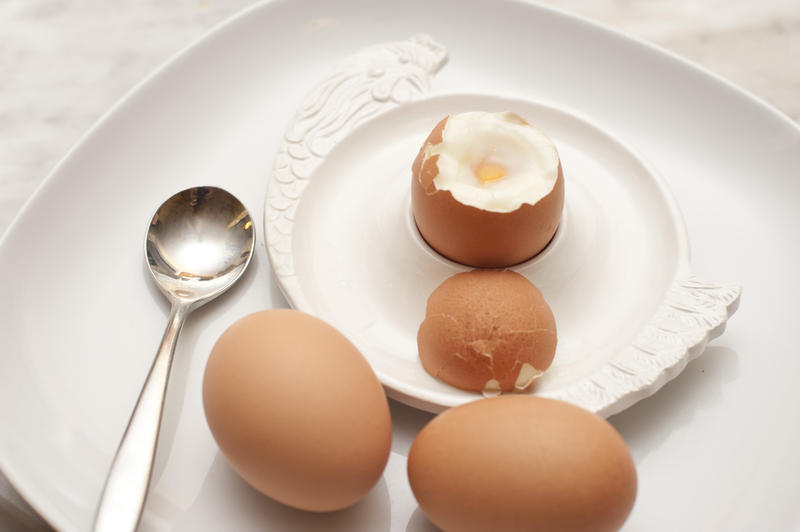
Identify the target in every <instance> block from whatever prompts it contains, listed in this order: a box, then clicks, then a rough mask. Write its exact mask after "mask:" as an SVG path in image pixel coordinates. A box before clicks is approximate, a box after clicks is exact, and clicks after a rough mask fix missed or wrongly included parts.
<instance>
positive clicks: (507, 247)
mask: <svg viewBox="0 0 800 532" xmlns="http://www.w3.org/2000/svg"><path fill="white" fill-rule="evenodd" d="M449 118H450V117H449V116H448V117H445V118H444V119H442V120H441V121H440V122H439V123H438V124H437V125H436V127H434V128H433V131H431V133H430V135H429V136H428V138H427V139H426V140H425V142H424V143H423V145H422V147H421V148H420V150H419V153H418V154H417V157H416V159H415V160H414V163H413V165H412V167H411V205H412V210H413V213H414V220H415V222H416V225H417V229H418V230H419V232H420V235H421V236H422V238H423V239H424V240H425V241H426V242H427V243H428V245H430V246H431V247H432V248H433V249H434V250H436V251H437V252H438V253H439V254H441V255H443V256H444V257H446V258H448V259H451V260H453V261H455V262H459V263H461V264H465V265H467V266H472V267H476V268H505V267H508V266H513V265H514V264H519V263H521V262H524V261H526V260H528V259H530V258H531V257H533V256H534V255H536V254H537V253H539V252H540V251H542V250H543V249H544V248H545V247H546V246H547V244H548V243H549V242H550V240H552V238H553V236H554V235H555V232H556V229H557V228H558V224H559V223H560V221H561V213H562V210H563V208H564V175H563V171H562V168H561V162H560V161H559V162H558V176H557V178H556V181H555V184H554V185H553V189H552V190H551V191H550V193H548V194H547V195H546V196H544V197H543V198H541V199H540V200H539V201H537V202H536V203H535V204H529V203H523V204H522V205H520V207H519V208H517V209H516V210H513V211H510V212H492V211H488V210H483V209H479V208H477V207H473V206H470V205H465V204H463V203H461V202H459V201H458V200H457V199H455V197H453V194H452V193H451V192H450V191H449V190H438V189H437V188H436V184H435V183H434V179H435V178H436V176H437V175H438V174H439V168H438V166H437V161H438V158H439V156H438V155H433V156H431V157H427V153H428V151H429V149H428V148H429V146H431V145H438V144H440V143H441V142H442V139H443V135H444V130H445V127H446V125H447V121H448V119H449ZM517 118H519V117H517ZM519 120H520V121H521V122H522V123H525V124H527V122H525V121H524V120H523V119H521V118H519Z"/></svg>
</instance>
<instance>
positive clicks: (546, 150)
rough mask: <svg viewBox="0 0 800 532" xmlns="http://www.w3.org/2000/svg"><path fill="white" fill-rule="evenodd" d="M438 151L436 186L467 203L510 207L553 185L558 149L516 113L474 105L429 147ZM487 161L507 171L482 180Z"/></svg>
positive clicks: (507, 209)
mask: <svg viewBox="0 0 800 532" xmlns="http://www.w3.org/2000/svg"><path fill="white" fill-rule="evenodd" d="M434 155H438V156H439V159H438V161H437V166H438V168H439V174H438V175H437V176H436V177H435V178H434V180H433V183H434V185H435V186H436V189H437V190H449V191H450V193H451V194H452V195H453V197H454V198H455V199H456V200H458V201H459V202H460V203H462V204H464V205H470V206H472V207H476V208H479V209H483V210H486V211H491V212H503V213H505V212H511V211H515V210H517V209H518V208H519V207H520V206H521V205H522V204H523V203H529V204H531V205H533V204H535V203H536V202H538V201H539V200H540V199H542V198H543V197H545V196H546V195H547V194H549V193H550V192H551V191H552V190H553V186H554V185H555V183H556V179H557V177H558V152H557V151H556V148H555V146H554V145H553V143H552V142H551V141H550V139H549V138H547V136H545V135H544V134H543V133H542V132H540V131H539V130H537V129H536V128H534V127H532V126H530V125H528V124H526V123H525V122H523V121H522V120H521V119H520V117H519V116H517V115H515V114H513V113H487V112H482V111H475V112H469V113H461V114H456V115H451V116H450V117H449V118H448V120H447V122H446V124H445V127H444V131H443V133H442V142H440V143H439V144H436V145H430V146H429V147H428V153H427V154H426V156H427V157H426V158H430V157H433V156H434ZM483 164H491V165H496V166H499V167H502V168H503V169H504V170H505V175H504V176H503V177H501V178H499V179H496V180H492V181H483V180H481V179H480V178H479V177H478V175H477V174H476V170H477V169H478V168H479V167H480V166H481V165H483Z"/></svg>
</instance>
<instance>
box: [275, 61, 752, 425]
mask: <svg viewBox="0 0 800 532" xmlns="http://www.w3.org/2000/svg"><path fill="white" fill-rule="evenodd" d="M453 63H455V61H453ZM452 66H453V67H457V65H455V64H453V65H452ZM511 67H512V65H508V68H509V69H510V68H511ZM333 72H334V74H333V76H334V77H336V74H335V72H337V71H336V70H334V71H333ZM353 73H354V71H353V70H352V69H348V70H347V72H346V74H347V75H353ZM343 76H344V74H343ZM367 88H368V86H367V87H365V89H367ZM365 92H366V93H367V95H368V94H369V90H366V91H365V90H361V91H358V92H357V94H358V97H351V98H352V99H348V98H347V97H346V96H340V97H337V98H335V99H334V100H335V101H336V102H337V105H338V106H340V107H341V108H343V109H349V108H358V107H360V106H362V105H363V99H364V96H363V95H364V93H365ZM312 94H314V92H312ZM421 97H422V98H424V96H421ZM367 99H369V100H370V103H372V104H373V105H375V102H371V98H369V96H367ZM306 101H313V102H314V103H315V108H316V109H323V110H324V109H325V104H320V103H319V98H310V99H307V100H306ZM343 103H344V104H343ZM470 110H480V111H490V112H498V111H502V110H506V111H511V112H514V113H517V114H519V115H520V116H523V117H525V118H526V119H527V120H529V121H530V122H531V123H532V124H536V126H537V127H540V128H542V129H543V130H544V131H547V133H548V135H550V136H551V137H552V139H553V142H554V143H555V144H556V145H557V146H558V150H559V153H560V156H561V161H562V165H563V168H564V175H565V176H566V177H565V183H566V185H565V186H566V193H565V197H566V201H565V208H564V215H563V220H562V223H561V226H560V227H559V230H558V232H557V234H556V236H555V237H554V239H553V241H552V242H551V243H550V244H549V246H548V247H547V249H546V250H545V251H543V252H542V253H540V254H539V255H537V256H536V257H534V258H533V259H531V260H529V261H527V262H525V263H523V264H521V265H518V266H515V267H513V268H512V269H513V270H515V271H517V272H519V273H521V274H522V275H525V276H526V277H527V278H529V279H530V280H531V281H532V282H533V283H534V284H536V286H537V287H539V289H540V290H541V291H542V293H543V294H544V296H545V299H546V300H547V301H548V302H549V304H550V306H551V308H552V309H553V313H554V315H555V316H556V323H557V325H558V337H559V339H558V347H557V350H556V357H555V360H554V362H553V365H552V366H551V367H550V369H549V370H548V371H547V372H546V373H545V375H544V376H543V377H542V378H541V379H540V380H539V381H538V382H537V383H536V385H535V386H533V387H532V388H531V389H530V390H529V393H535V394H537V395H541V396H544V397H552V398H557V399H562V400H566V401H569V402H572V403H574V404H577V405H579V406H582V407H584V408H586V409H588V410H590V411H592V412H597V413H600V414H602V415H604V416H607V415H610V414H613V413H616V412H619V411H621V410H623V409H624V408H627V407H628V406H630V405H631V404H633V403H635V402H636V401H638V400H640V399H643V398H645V397H647V396H649V395H651V394H652V393H654V392H655V391H656V390H657V389H658V388H659V387H660V386H661V385H663V384H664V382H666V380H667V379H668V378H672V377H675V376H676V375H677V374H678V372H679V371H680V369H682V368H683V367H684V365H685V364H686V362H687V360H688V359H689V358H690V356H696V355H698V354H699V353H700V351H701V350H702V348H703V347H704V345H705V341H706V340H707V336H706V335H707V334H709V333H710V332H711V331H712V330H714V329H716V328H719V330H721V329H722V328H724V323H725V320H726V319H727V318H728V310H727V308H726V307H727V306H733V304H734V303H735V301H736V298H737V294H738V289H736V288H735V287H734V288H731V289H728V290H725V289H722V290H717V289H711V290H704V289H701V288H700V286H701V285H699V284H697V283H695V284H694V285H693V288H692V289H691V290H689V289H683V286H682V283H684V282H686V281H688V280H689V279H691V277H692V276H691V273H690V265H689V249H688V243H687V241H686V230H685V227H684V225H683V220H682V218H681V215H680V212H679V210H678V207H677V206H676V205H675V203H674V199H673V198H672V195H671V194H670V193H669V191H668V190H667V189H666V187H665V186H664V184H663V183H662V180H661V179H660V178H659V177H658V176H657V175H656V174H655V173H654V171H653V170H652V169H651V168H650V167H649V166H648V165H647V164H646V163H645V162H643V161H642V160H641V159H640V158H639V157H638V156H637V155H636V154H635V153H633V152H632V151H631V150H630V149H629V148H628V147H627V146H626V144H624V143H623V142H620V141H619V140H617V139H615V138H614V137H612V136H610V135H609V134H608V133H606V132H604V130H603V129H602V128H601V127H600V126H596V125H594V124H592V123H591V122H587V121H586V120H585V119H583V118H579V117H577V116H575V115H574V114H573V113H570V112H568V111H566V110H563V109H559V108H557V107H553V106H552V105H548V104H545V103H536V102H531V101H525V100H519V99H509V98H500V97H496V96H488V95H457V94H446V95H442V96H438V97H437V96H432V97H430V98H428V99H423V100H418V101H415V102H411V103H403V104H401V105H400V107H397V108H394V109H391V110H388V111H384V112H383V114H380V115H379V116H377V117H375V118H372V119H370V120H369V121H367V122H365V123H362V124H361V125H358V126H357V122H356V121H355V120H351V121H350V122H349V123H347V124H346V125H344V126H342V129H344V130H348V129H349V128H351V127H355V126H357V127H355V129H353V130H351V133H350V135H349V136H345V137H344V138H343V139H342V140H340V141H339V143H338V144H336V145H335V147H334V149H333V150H331V151H330V152H329V153H328V154H327V156H326V157H325V158H324V159H320V160H319V161H318V162H317V164H318V165H319V166H316V167H315V168H314V169H313V170H308V174H310V175H308V178H307V179H305V178H299V177H297V176H287V175H285V173H284V172H280V176H279V177H276V178H273V180H272V181H271V183H270V186H269V187H268V191H267V201H266V204H267V206H266V208H267V212H268V214H267V216H266V221H265V225H266V231H265V233H266V234H267V244H268V246H269V247H270V250H272V249H273V246H275V244H276V241H277V243H278V244H279V245H280V246H289V247H290V249H291V251H292V253H291V255H292V256H291V257H287V256H286V255H284V254H281V253H276V252H273V253H272V254H271V257H272V260H273V263H275V262H276V261H278V262H280V263H281V267H280V268H277V279H278V282H279V283H280V285H281V288H282V289H283V291H284V293H285V294H286V296H287V298H288V300H289V301H290V302H291V303H292V305H293V306H295V307H296V308H298V309H300V310H303V311H306V312H311V313H313V314H315V315H317V316H319V317H321V318H323V319H325V320H326V321H328V322H329V323H332V324H333V325H334V326H336V327H337V328H338V329H339V330H341V331H342V332H343V333H345V335H347V336H348V337H349V338H350V339H351V340H352V341H353V342H355V343H356V345H357V346H358V347H359V348H360V349H361V351H362V353H364V355H365V356H366V357H367V359H368V360H369V361H370V363H371V364H372V367H373V368H374V369H375V371H376V372H377V374H378V376H379V378H380V379H381V382H383V383H384V385H386V386H387V387H388V392H389V395H390V396H391V397H394V398H396V399H398V400H400V401H402V402H405V403H407V404H409V405H412V406H415V407H418V408H423V409H425V410H429V411H431V412H437V411H440V410H442V409H444V408H446V407H450V406H456V405H459V404H463V403H465V402H468V401H473V400H475V399H479V398H480V397H481V395H480V394H476V393H470V392H465V391H462V390H458V389H456V388H454V387H452V386H449V385H448V384H446V383H444V382H442V381H439V380H437V379H435V378H433V377H431V376H430V375H429V374H428V373H426V372H425V370H424V369H423V368H422V365H421V364H420V363H419V360H418V357H417V343H416V339H417V330H418V328H419V324H420V323H421V322H422V320H423V318H424V317H425V316H424V312H425V304H426V301H427V299H428V296H429V295H430V293H431V292H432V291H433V290H434V289H435V288H436V286H438V285H439V284H440V283H441V282H442V281H444V280H445V279H446V278H448V277H450V276H451V275H453V274H454V273H457V272H459V271H465V270H469V269H470V268H466V267H464V266H462V265H459V264H456V263H453V262H452V261H449V260H446V259H444V258H442V257H441V256H439V255H438V254H437V253H435V252H434V251H433V250H431V249H430V248H429V247H428V246H427V244H425V242H424V241H423V240H422V239H421V238H420V235H419V232H418V231H417V229H416V226H415V224H414V221H413V216H412V214H411V207H410V164H411V163H410V161H412V160H413V158H414V157H415V156H416V152H417V151H418V150H419V146H420V145H421V144H422V142H423V141H424V139H425V138H426V137H427V135H428V133H429V132H430V130H431V129H432V128H433V127H434V125H435V124H436V123H437V122H438V121H439V120H441V118H442V117H443V116H447V115H448V114H456V113H463V112H467V111H470ZM329 114H330V113H329ZM306 115H307V113H305V112H304V111H301V112H300V116H302V117H305V116H306ZM312 116H313V115H312ZM315 122H318V123H320V122H321V123H327V120H325V121H319V120H315ZM298 129H299V128H295V127H292V126H291V125H290V127H289V131H290V132H293V133H294V132H296V130H298ZM328 129H329V128H328V127H326V128H325V131H318V130H316V129H314V128H311V129H309V130H308V131H305V135H306V136H307V137H309V138H312V139H314V140H315V141H323V140H326V138H327V137H326V135H325V133H327V130H328ZM337 133H338V131H337ZM339 136H341V135H339ZM299 137H300V136H299V135H298V138H299ZM291 151H292V150H291V149H290V150H289V152H291ZM303 153H305V151H303ZM306 160H307V158H301V159H292V158H288V161H289V163H287V162H285V161H284V160H283V159H279V163H278V165H279V168H278V170H282V169H283V168H285V167H286V166H292V165H293V164H295V163H303V162H305V161H306ZM307 168H308V165H304V166H303V169H304V170H306V169H307ZM304 175H305V174H304ZM287 177H291V180H290V181H289V182H288V184H291V185H292V186H291V187H290V189H289V190H285V186H286V184H287ZM298 182H301V184H298ZM273 204H274V205H278V206H280V207H281V208H282V209H283V211H284V212H288V213H290V214H289V215H287V217H272V216H270V214H269V212H271V211H270V209H271V205H273ZM273 211H274V212H277V213H278V214H280V211H277V209H273ZM287 218H288V219H287ZM287 240H288V243H287ZM288 262H291V264H292V265H291V266H290V265H289V264H288ZM717 292H720V293H724V294H725V297H726V298H727V299H725V300H724V301H719V302H717V297H716V296H717ZM705 294H709V296H710V297H708V298H699V297H697V295H705ZM682 295H683V296H684V297H681V296H682ZM687 296H688V297H687ZM676 300H678V301H677V302H676ZM678 303H679V304H678ZM601 307H603V308H604V311H603V312H602V313H599V312H598V309H599V308H601ZM676 308H678V309H679V312H676V310H675V309H676ZM709 311H710V312H709ZM676 313H677V314H679V316H677V319H671V320H667V321H665V320H664V315H665V314H669V317H670V318H674V317H675V314H676ZM716 314H719V316H717V315H716ZM679 322H684V323H689V324H690V325H689V326H683V327H682V326H681V323H679ZM717 332H718V331H717Z"/></svg>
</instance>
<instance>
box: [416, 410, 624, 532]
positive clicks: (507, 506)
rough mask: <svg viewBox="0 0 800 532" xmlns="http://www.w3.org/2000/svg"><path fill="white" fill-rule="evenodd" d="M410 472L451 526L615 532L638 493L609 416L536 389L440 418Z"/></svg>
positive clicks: (467, 530)
mask: <svg viewBox="0 0 800 532" xmlns="http://www.w3.org/2000/svg"><path fill="white" fill-rule="evenodd" d="M408 478H409V482H410V484H411V489H412V491H413V492H414V496H415V497H416V499H417V501H418V502H419V505H420V507H421V508H422V511H423V512H424V513H425V514H426V515H427V516H428V518H429V519H430V520H431V521H432V522H433V523H434V524H435V525H436V526H438V527H440V528H442V529H443V530H446V531H447V532H472V531H475V532H485V531H487V530H502V531H503V532H514V531H526V532H579V531H580V532H610V531H614V530H619V528H620V527H621V526H622V524H623V523H624V522H625V520H626V519H627V517H628V514H629V513H630V511H631V509H632V507H633V503H634V500H635V499H636V489H637V478H636V469H635V466H634V463H633V459H632V458H631V455H630V452H629V451H628V448H627V446H626V445H625V441H624V440H623V439H622V437H621V436H620V435H619V434H618V433H617V432H616V430H614V428H613V427H612V426H611V425H610V424H609V423H608V422H607V421H605V420H604V419H602V418H600V417H598V416H596V415H594V414H592V413H590V412H588V411H586V410H583V409H581V408H579V407H577V406H573V405H571V404H569V403H565V402H562V401H556V400H553V399H544V398H540V397H533V396H502V397H497V398H492V399H481V400H478V401H475V402H473V403H468V404H466V405H463V406H459V407H456V408H451V409H450V410H447V411H446V412H444V413H442V414H440V415H439V416H438V417H436V418H434V419H433V420H432V421H431V422H430V423H428V425H426V426H425V427H424V428H423V429H422V431H421V432H420V433H419V435H418V436H417V438H416V439H415V440H414V442H413V444H412V446H411V450H410V451H409V454H408Z"/></svg>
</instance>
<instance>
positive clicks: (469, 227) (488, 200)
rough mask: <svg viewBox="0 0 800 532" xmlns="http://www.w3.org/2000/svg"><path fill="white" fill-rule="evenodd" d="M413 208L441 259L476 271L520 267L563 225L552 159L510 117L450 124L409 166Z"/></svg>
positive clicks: (543, 142)
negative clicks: (476, 268)
mask: <svg viewBox="0 0 800 532" xmlns="http://www.w3.org/2000/svg"><path fill="white" fill-rule="evenodd" d="M411 202H412V208H413V212H414V220H415V221H416V224H417V228H418V229H419V232H420V234H421V235H422V237H423V238H424V239H425V241H426V242H427V243H428V244H429V245H430V246H431V247H432V248H433V249H435V250H436V251H437V252H439V253H440V254H441V255H444V256H445V257H447V258H449V259H451V260H454V261H456V262H460V263H462V264H466V265H468V266H474V267H479V268H504V267H507V266H511V265H513V264H517V263H520V262H523V261H525V260H528V259H529V258H531V257H533V256H534V255H536V254H537V253H539V252H540V251H541V250H542V249H544V248H545V247H546V246H547V244H548V243H549V242H550V240H551V239H552V238H553V235H554V234H555V232H556V229H557V228H558V224H559V222H560V220H561V211H562V209H563V206H564V176H563V172H562V170H561V162H560V160H559V157H558V152H557V151H556V148H555V146H554V145H553V144H552V142H550V140H549V139H547V137H546V136H545V135H544V134H542V133H541V132H539V131H538V130H536V129H535V128H533V127H531V126H530V125H528V123H527V122H525V120H523V119H522V118H520V117H519V116H517V115H515V114H512V113H462V114H460V115H452V116H448V117H446V118H445V119H444V120H442V121H441V122H439V124H437V126H436V127H435V128H434V129H433V131H432V132H431V134H430V135H429V136H428V138H427V140H426V141H425V143H424V144H423V145H422V148H420V151H419V154H418V155H417V157H416V159H415V160H414V164H413V166H412V179H411Z"/></svg>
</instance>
